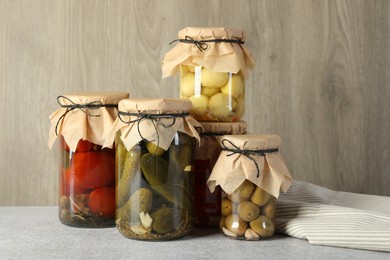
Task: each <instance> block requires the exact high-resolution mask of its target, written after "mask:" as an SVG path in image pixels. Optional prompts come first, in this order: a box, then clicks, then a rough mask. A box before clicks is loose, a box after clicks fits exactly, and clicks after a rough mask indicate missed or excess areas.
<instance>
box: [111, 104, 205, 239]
mask: <svg viewBox="0 0 390 260" xmlns="http://www.w3.org/2000/svg"><path fill="white" fill-rule="evenodd" d="M190 108H191V102H189V101H185V100H180V99H126V100H122V101H121V102H120V103H119V114H118V118H117V119H116V121H115V123H114V127H113V130H112V131H111V135H110V136H111V137H110V138H109V140H108V144H109V142H112V141H113V138H114V136H115V139H116V140H115V143H116V184H117V185H116V187H117V190H116V194H117V201H116V224H117V228H118V230H119V232H120V233H121V234H122V235H123V236H125V237H127V238H131V239H139V240H170V239H175V238H179V237H182V236H185V235H187V234H188V233H189V232H190V231H191V230H192V227H193V219H194V209H193V207H194V205H193V204H194V175H193V166H192V159H193V151H194V147H195V145H196V139H198V140H199V135H198V133H197V131H196V129H195V126H199V124H198V123H197V122H196V121H195V120H194V119H193V118H192V117H191V116H190V115H189V113H188V111H189V109H190Z"/></svg>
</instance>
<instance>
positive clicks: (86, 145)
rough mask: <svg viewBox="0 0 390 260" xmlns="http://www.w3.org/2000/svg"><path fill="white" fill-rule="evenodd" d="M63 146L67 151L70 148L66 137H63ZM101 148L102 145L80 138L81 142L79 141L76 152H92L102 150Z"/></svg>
mask: <svg viewBox="0 0 390 260" xmlns="http://www.w3.org/2000/svg"><path fill="white" fill-rule="evenodd" d="M61 147H62V149H64V150H67V151H69V150H70V148H69V146H68V144H67V143H66V142H65V139H64V137H61ZM100 149H101V147H100V146H99V145H96V144H94V143H91V142H89V141H86V140H81V139H80V140H79V142H78V143H77V147H76V153H83V152H90V151H93V150H100Z"/></svg>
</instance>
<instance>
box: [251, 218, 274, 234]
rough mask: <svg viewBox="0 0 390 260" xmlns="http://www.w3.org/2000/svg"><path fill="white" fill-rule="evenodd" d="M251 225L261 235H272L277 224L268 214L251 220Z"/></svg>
mask: <svg viewBox="0 0 390 260" xmlns="http://www.w3.org/2000/svg"><path fill="white" fill-rule="evenodd" d="M249 226H250V227H251V229H252V230H253V231H255V232H256V233H257V234H258V235H259V236H261V237H270V236H272V235H273V234H274V231H275V224H274V222H273V221H272V220H271V219H269V218H268V217H266V216H260V217H258V218H257V219H255V220H252V221H251V222H249Z"/></svg>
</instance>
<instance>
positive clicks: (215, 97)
mask: <svg viewBox="0 0 390 260" xmlns="http://www.w3.org/2000/svg"><path fill="white" fill-rule="evenodd" d="M176 41H177V42H178V44H177V45H176V46H175V47H174V49H173V50H171V51H170V52H168V53H167V54H166V55H165V57H164V60H163V77H166V76H170V75H173V74H174V73H176V72H177V71H178V70H180V98H185V99H189V100H191V102H192V105H193V107H192V109H191V115H192V116H193V117H194V118H195V119H196V120H198V121H201V122H204V121H220V122H221V121H225V122H238V121H240V119H241V118H242V117H243V115H244V112H245V77H246V76H247V75H248V73H249V70H250V69H251V68H253V67H254V62H253V59H252V58H251V56H250V54H249V52H248V51H247V50H246V49H245V47H244V46H243V44H244V32H243V31H241V30H233V29H226V28H185V29H183V30H181V31H180V32H179V39H177V40H176ZM174 42H175V41H174Z"/></svg>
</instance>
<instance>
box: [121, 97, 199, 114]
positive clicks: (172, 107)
mask: <svg viewBox="0 0 390 260" xmlns="http://www.w3.org/2000/svg"><path fill="white" fill-rule="evenodd" d="M191 107H192V103H191V101H190V100H189V99H179V98H131V99H123V100H121V102H119V105H118V108H119V111H126V112H136V113H144V112H152V113H154V114H164V113H181V112H189V111H190V109H191Z"/></svg>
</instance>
